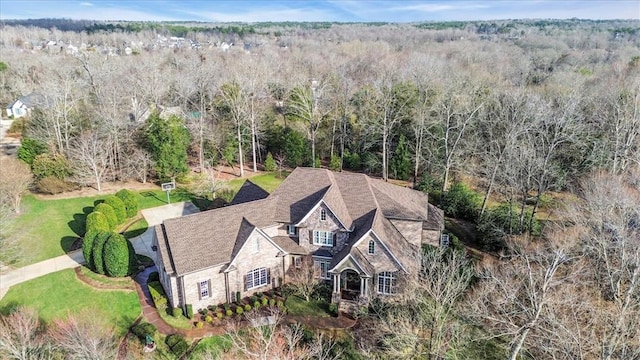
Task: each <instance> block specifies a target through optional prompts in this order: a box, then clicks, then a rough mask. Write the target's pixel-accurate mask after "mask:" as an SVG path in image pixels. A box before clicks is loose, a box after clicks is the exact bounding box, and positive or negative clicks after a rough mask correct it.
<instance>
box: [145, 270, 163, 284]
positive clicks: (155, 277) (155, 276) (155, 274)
mask: <svg viewBox="0 0 640 360" xmlns="http://www.w3.org/2000/svg"><path fill="white" fill-rule="evenodd" d="M152 281H160V274H158V272H157V271H154V272H152V273H150V274H149V279H148V280H147V282H152Z"/></svg>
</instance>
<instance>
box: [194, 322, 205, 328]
mask: <svg viewBox="0 0 640 360" xmlns="http://www.w3.org/2000/svg"><path fill="white" fill-rule="evenodd" d="M203 327H204V323H203V322H202V321H198V322H197V323H196V328H198V329H202V328H203Z"/></svg>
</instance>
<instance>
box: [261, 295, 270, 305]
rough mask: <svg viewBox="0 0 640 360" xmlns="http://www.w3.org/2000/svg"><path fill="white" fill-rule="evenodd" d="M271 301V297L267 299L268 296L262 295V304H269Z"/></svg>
mask: <svg viewBox="0 0 640 360" xmlns="http://www.w3.org/2000/svg"><path fill="white" fill-rule="evenodd" d="M268 303H269V299H267V297H266V296H263V297H262V306H267V304H268Z"/></svg>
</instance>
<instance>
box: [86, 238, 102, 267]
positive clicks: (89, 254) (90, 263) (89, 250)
mask: <svg viewBox="0 0 640 360" xmlns="http://www.w3.org/2000/svg"><path fill="white" fill-rule="evenodd" d="M100 233H101V231H100V230H89V231H87V232H86V233H85V234H84V238H83V239H82V255H83V256H84V260H85V261H86V262H87V267H88V268H89V269H94V266H93V259H92V253H93V243H94V242H95V240H96V237H97V236H98V235H99V234H100Z"/></svg>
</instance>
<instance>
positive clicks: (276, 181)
mask: <svg viewBox="0 0 640 360" xmlns="http://www.w3.org/2000/svg"><path fill="white" fill-rule="evenodd" d="M287 175H289V172H286V171H283V172H282V178H281V177H279V176H278V173H277V172H272V173H266V174H262V175H258V176H254V177H252V178H251V181H252V182H253V183H254V184H256V185H258V186H260V187H261V188H263V189H265V190H267V191H268V192H270V193H271V192H273V191H274V190H275V189H276V188H277V187H278V186H279V185H280V184H282V182H283V181H284V178H285V177H287ZM245 180H246V179H233V180H230V181H229V183H228V187H229V188H230V189H231V190H233V191H234V192H237V191H238V189H240V187H241V186H242V184H243V183H244V182H245Z"/></svg>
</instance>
